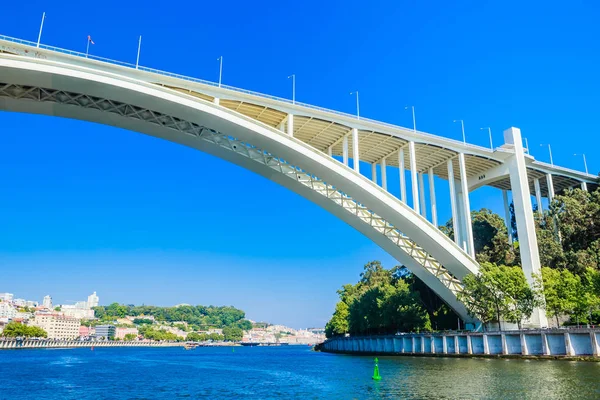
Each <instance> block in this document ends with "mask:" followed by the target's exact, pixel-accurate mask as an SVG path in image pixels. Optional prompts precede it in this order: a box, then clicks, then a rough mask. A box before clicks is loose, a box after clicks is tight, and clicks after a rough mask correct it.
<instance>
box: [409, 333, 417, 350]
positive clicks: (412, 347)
mask: <svg viewBox="0 0 600 400" xmlns="http://www.w3.org/2000/svg"><path fill="white" fill-rule="evenodd" d="M410 339H411V340H412V346H411V350H412V352H413V354H414V353H416V351H415V350H416V349H415V337H414V336H412V337H411V338H410Z"/></svg>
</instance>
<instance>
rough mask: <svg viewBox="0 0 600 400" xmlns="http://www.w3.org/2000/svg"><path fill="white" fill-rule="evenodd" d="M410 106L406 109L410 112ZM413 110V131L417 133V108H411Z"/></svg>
mask: <svg viewBox="0 0 600 400" xmlns="http://www.w3.org/2000/svg"><path fill="white" fill-rule="evenodd" d="M408 107H409V106H406V107H404V109H405V110H408ZM410 108H411V109H412V117H413V131H414V132H415V133H417V119H416V118H415V106H410Z"/></svg>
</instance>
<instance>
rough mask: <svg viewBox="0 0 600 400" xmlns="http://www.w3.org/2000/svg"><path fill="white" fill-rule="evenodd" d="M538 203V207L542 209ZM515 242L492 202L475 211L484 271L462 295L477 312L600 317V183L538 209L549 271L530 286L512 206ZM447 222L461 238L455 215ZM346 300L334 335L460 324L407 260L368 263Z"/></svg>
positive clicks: (495, 316) (513, 317)
mask: <svg viewBox="0 0 600 400" xmlns="http://www.w3.org/2000/svg"><path fill="white" fill-rule="evenodd" d="M534 211H535V210H534ZM511 213H512V219H511V227H510V229H511V230H512V232H511V233H512V235H513V242H512V243H509V241H508V230H507V227H506V225H505V223H504V219H503V218H502V217H500V216H499V215H498V214H495V213H493V212H492V211H490V210H488V209H481V210H479V211H473V212H472V213H471V216H472V224H473V235H474V245H475V253H476V258H477V261H478V262H479V263H480V264H481V272H480V274H479V275H470V276H467V277H466V278H465V279H464V282H463V283H464V286H465V290H464V292H463V294H461V295H460V297H461V300H462V301H463V302H464V303H465V305H466V306H467V309H468V310H469V313H470V314H471V315H472V316H475V317H477V318H478V319H479V320H481V321H483V322H485V323H496V324H499V321H506V322H512V323H515V324H517V325H520V324H521V323H522V321H523V320H525V319H527V318H528V317H529V316H530V315H531V313H532V311H533V309H534V308H535V307H537V306H543V307H544V308H545V310H546V313H547V315H548V317H549V318H553V320H554V321H556V324H560V322H561V318H562V319H563V320H564V319H565V318H567V323H569V324H581V323H583V324H585V323H590V324H598V323H600V191H598V190H596V191H595V192H593V193H588V192H585V191H582V190H580V189H575V190H568V191H565V192H564V193H562V194H560V195H557V196H555V198H554V200H553V201H552V202H551V204H550V206H549V210H546V211H544V213H543V214H542V215H540V214H539V213H537V212H535V218H536V234H537V240H538V245H539V252H540V261H541V264H542V274H541V276H535V277H533V278H534V280H535V282H536V285H535V286H534V287H533V288H530V287H529V285H528V284H527V279H526V277H525V275H524V273H523V270H522V269H521V268H520V264H521V260H520V255H519V242H518V234H517V231H516V223H515V219H514V212H512V206H511ZM440 229H441V230H442V231H443V232H444V233H445V234H446V235H448V236H449V237H450V238H452V239H453V238H454V229H453V226H452V220H450V221H448V222H447V223H446V224H445V225H443V226H441V227H440ZM338 294H339V296H340V301H339V302H338V303H337V305H336V307H335V311H334V314H333V316H332V318H331V320H330V321H329V322H328V324H327V330H326V333H327V336H328V337H331V336H335V335H342V334H346V333H350V334H366V333H395V332H398V331H403V332H411V331H420V330H430V329H434V330H442V329H455V328H456V326H457V316H456V315H455V314H454V313H453V312H452V311H451V310H450V309H449V308H448V307H447V306H446V305H445V304H444V303H443V302H441V300H440V299H439V298H438V297H437V296H436V295H435V293H433V292H432V291H431V290H430V289H429V288H427V287H426V286H425V285H424V284H423V283H422V282H421V281H420V280H419V279H418V278H416V277H415V276H414V275H412V274H411V273H410V272H408V271H407V270H406V269H405V268H403V267H401V266H399V267H394V268H392V269H391V270H385V269H383V268H382V267H381V265H380V263H379V262H378V261H373V262H370V263H368V264H367V265H366V266H365V270H364V272H363V273H362V274H361V280H360V281H359V282H358V283H357V284H356V285H344V286H343V287H342V289H341V290H339V291H338Z"/></svg>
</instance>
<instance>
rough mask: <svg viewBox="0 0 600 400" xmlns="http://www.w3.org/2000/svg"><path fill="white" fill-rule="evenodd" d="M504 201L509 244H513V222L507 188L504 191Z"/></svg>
mask: <svg viewBox="0 0 600 400" xmlns="http://www.w3.org/2000/svg"><path fill="white" fill-rule="evenodd" d="M502 202H503V203H504V224H505V225H506V230H507V231H508V244H510V245H512V242H513V237H512V224H511V223H510V206H509V205H508V192H507V191H506V190H503V191H502Z"/></svg>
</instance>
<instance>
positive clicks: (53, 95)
mask: <svg viewBox="0 0 600 400" xmlns="http://www.w3.org/2000/svg"><path fill="white" fill-rule="evenodd" d="M0 96H1V97H8V98H12V99H29V100H34V101H43V102H53V103H60V104H68V105H73V106H78V107H83V108H90V109H96V110H100V111H104V112H109V113H114V114H118V115H121V116H123V117H127V118H134V119H138V120H142V121H144V122H148V123H151V124H155V125H159V126H162V127H166V128H169V129H173V130H175V131H179V132H183V133H185V134H188V135H192V136H195V137H197V138H198V139H200V140H204V141H206V142H209V143H212V144H214V145H217V146H220V147H221V148H225V149H227V150H230V151H233V152H235V153H237V154H239V155H242V156H244V157H247V158H249V159H251V160H252V161H255V162H257V163H260V164H263V165H266V166H268V167H269V168H272V169H274V170H276V171H278V172H280V173H282V174H284V175H285V176H286V177H288V178H290V179H294V180H296V181H297V182H298V183H300V184H302V185H304V186H306V187H308V188H310V189H312V190H314V191H315V192H317V193H318V194H320V195H322V196H324V197H326V198H327V199H328V200H330V201H332V202H334V203H335V204H337V205H339V206H341V207H343V208H344V210H346V211H347V212H349V213H350V214H352V215H354V216H355V217H357V218H359V219H360V220H361V221H362V222H364V223H366V224H368V225H369V226H370V227H371V228H373V229H375V230H376V231H377V232H379V233H380V234H382V235H384V236H385V237H386V238H388V239H389V240H390V241H391V242H392V243H394V244H395V245H396V246H398V247H399V248H400V249H401V250H402V251H403V252H405V253H406V254H407V255H409V256H410V257H412V258H413V259H414V260H415V261H416V262H417V263H419V264H420V265H421V266H422V267H423V268H424V269H425V270H426V271H428V272H429V273H431V274H432V275H434V276H435V277H436V278H437V279H439V280H440V281H441V282H442V284H443V285H444V286H446V287H447V288H448V289H450V290H451V291H452V293H454V294H455V295H456V294H457V293H459V292H462V290H463V286H462V284H461V282H460V281H459V280H458V279H457V278H455V277H454V276H452V275H451V274H450V273H449V272H448V270H446V268H444V267H443V266H442V265H441V264H440V263H439V262H438V261H437V260H435V259H434V258H433V257H431V256H430V255H429V254H427V253H426V252H425V251H424V250H423V249H422V248H421V247H420V246H419V245H417V244H416V243H415V242H413V241H412V240H411V239H410V238H408V237H407V236H405V235H404V234H402V233H401V232H400V231H399V230H398V229H396V228H395V227H394V226H393V225H391V224H390V223H388V222H387V221H385V220H384V219H383V218H381V217H380V216H379V215H377V214H375V213H374V212H373V211H371V210H369V209H368V208H367V207H365V206H364V205H362V204H360V203H358V202H357V201H355V200H353V199H352V198H351V197H350V196H348V195H347V194H345V193H343V192H342V191H340V190H338V189H336V188H335V187H333V186H332V185H330V184H327V183H326V182H323V181H322V180H321V179H319V178H318V177H316V176H314V175H312V174H310V173H308V172H306V171H303V170H302V169H301V168H299V167H296V166H293V165H290V164H289V163H287V162H286V161H285V160H283V159H281V158H278V157H276V156H274V155H273V154H271V153H269V152H267V151H265V150H262V149H259V148H257V147H255V146H253V145H252V144H250V143H244V142H242V141H241V140H238V139H236V138H234V137H231V136H228V135H226V134H223V133H221V132H217V131H215V130H213V129H210V128H206V127H204V126H200V125H198V124H195V123H192V122H189V121H185V120H182V119H180V118H177V117H173V116H170V115H166V114H163V113H159V112H156V111H153V110H150V109H145V108H140V107H137V106H134V105H131V104H126V103H122V102H118V101H114V100H109V99H104V98H99V97H93V96H88V95H85V94H81V93H73V92H66V91H61V90H54V89H45V88H40V87H33V86H23V85H13V84H5V83H0Z"/></svg>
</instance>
